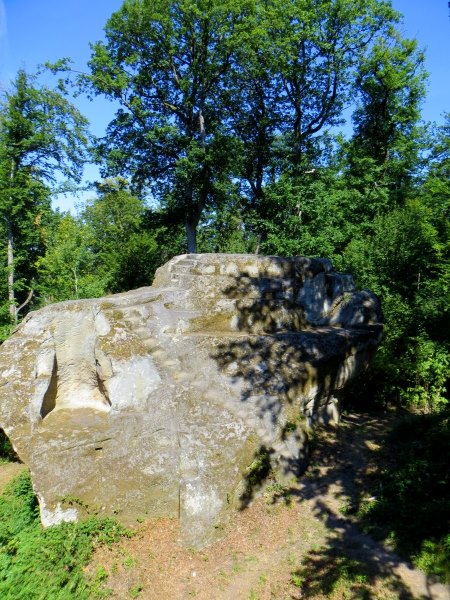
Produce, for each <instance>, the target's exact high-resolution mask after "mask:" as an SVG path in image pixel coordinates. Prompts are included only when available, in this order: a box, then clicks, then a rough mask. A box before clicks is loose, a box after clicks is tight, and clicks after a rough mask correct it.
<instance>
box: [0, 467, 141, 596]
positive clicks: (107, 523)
mask: <svg viewBox="0 0 450 600" xmlns="http://www.w3.org/2000/svg"><path fill="white" fill-rule="evenodd" d="M124 535H127V536H129V535H130V532H128V531H127V530H126V529H124V528H123V527H122V526H120V525H119V524H118V523H117V522H116V521H115V520H114V519H110V518H106V519H105V518H103V519H100V518H98V517H91V518H89V519H87V520H85V521H81V522H79V523H63V524H61V525H58V526H55V527H50V528H48V529H43V528H42V527H41V524H40V519H39V511H38V504H37V500H36V497H35V495H34V493H33V489H32V485H31V480H30V477H29V474H28V473H22V474H20V475H19V476H18V477H17V478H16V479H15V480H14V481H12V482H11V483H10V484H9V486H8V487H7V489H6V490H5V493H4V494H3V496H0V598H2V599H3V600H25V599H26V600H49V599H51V600H73V598H77V600H84V599H86V600H87V599H88V598H92V596H93V595H94V594H93V593H92V592H93V591H94V590H95V588H97V589H98V587H99V581H98V579H99V578H95V577H94V580H93V581H92V582H90V581H88V580H87V579H86V578H85V575H84V571H83V568H84V567H85V566H86V565H87V564H88V562H89V560H90V559H91V556H92V553H93V551H94V550H95V548H97V547H98V546H100V545H103V544H112V543H113V542H116V541H118V540H119V539H120V538H121V537H122V536H124ZM100 579H101V578H100ZM95 595H96V594H95Z"/></svg>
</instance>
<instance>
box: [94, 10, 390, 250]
mask: <svg viewBox="0 0 450 600" xmlns="http://www.w3.org/2000/svg"><path fill="white" fill-rule="evenodd" d="M396 18H397V15H396V13H395V12H394V11H393V10H392V7H391V5H390V2H389V1H387V0H386V1H384V0H383V1H379V0H369V1H364V2H363V1H362V0H358V1H357V2H355V1H354V0H320V1H317V0H293V1H292V2H288V3H286V2H282V1H281V0H270V1H269V2H267V1H262V0H261V1H260V0H258V1H256V2H255V1H254V0H253V1H250V0H217V1H215V2H212V1H211V0H127V1H126V2H124V4H123V6H122V8H121V9H120V10H119V11H117V12H116V13H114V14H113V15H112V17H111V18H110V19H109V21H108V22H107V25H106V28H105V33H106V42H105V43H103V42H99V43H97V44H95V45H94V46H93V55H92V59H91V62H90V67H91V71H92V75H91V76H90V77H86V78H84V81H85V83H87V84H88V86H90V88H91V89H93V90H94V92H95V93H99V94H105V95H106V96H108V97H110V98H112V99H115V100H118V101H119V102H120V103H121V108H120V110H119V111H118V112H117V114H116V117H115V119H114V120H113V122H112V123H111V124H110V126H109V128H108V132H107V136H106V138H105V140H104V144H103V146H102V147H101V154H102V155H106V157H107V170H109V172H110V173H112V174H120V173H122V174H127V175H130V176H131V178H132V181H133V183H134V184H135V185H136V186H137V188H140V189H144V188H147V189H150V190H151V191H152V193H153V195H154V196H157V197H159V198H161V199H162V200H163V201H165V202H168V203H169V204H171V205H172V207H176V208H178V210H179V214H181V215H182V216H183V219H184V221H185V224H186V232H187V241H188V243H187V246H188V251H189V252H195V251H196V227H197V224H198V222H199V219H200V217H201V215H202V212H203V210H204V209H205V208H206V207H208V206H211V204H213V203H214V201H217V200H218V195H217V193H216V191H217V189H218V188H221V187H222V188H223V186H222V185H221V184H222V183H223V180H224V179H228V180H229V181H230V180H233V178H235V179H241V180H246V181H247V184H248V186H249V189H250V195H252V196H253V197H254V198H256V199H260V198H261V197H262V196H263V188H264V185H265V184H266V183H267V181H268V179H269V178H270V177H272V179H274V178H276V177H277V176H279V174H280V169H284V170H286V168H288V169H289V168H290V169H292V170H294V171H298V170H299V169H300V168H301V165H302V156H303V155H304V151H305V147H307V146H308V143H309V141H310V140H311V139H312V138H313V137H314V136H315V135H317V134H318V132H320V131H321V130H322V129H323V128H325V127H327V126H331V125H333V124H336V123H337V122H338V121H339V118H340V116H341V113H342V109H343V107H344V106H345V104H346V102H347V101H348V100H349V97H350V94H351V84H352V73H353V71H354V68H355V65H356V64H357V63H358V61H360V59H361V56H362V55H364V53H365V51H366V50H367V48H368V47H369V46H370V44H371V43H372V42H373V40H374V39H375V37H376V36H377V34H379V33H380V32H385V31H386V30H387V28H388V26H389V24H390V23H392V22H393V21H395V19H396ZM280 154H281V156H282V159H283V161H284V162H283V161H282V162H281V163H280V161H279V160H278V162H277V158H278V156H279V155H280ZM237 158H239V160H238V161H236V159H237ZM238 163H240V164H238ZM280 165H281V166H280Z"/></svg>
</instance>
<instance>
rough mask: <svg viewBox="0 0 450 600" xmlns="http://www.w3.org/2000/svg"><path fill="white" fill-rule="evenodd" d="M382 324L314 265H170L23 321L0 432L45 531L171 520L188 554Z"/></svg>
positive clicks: (332, 389) (214, 258)
mask: <svg viewBox="0 0 450 600" xmlns="http://www.w3.org/2000/svg"><path fill="white" fill-rule="evenodd" d="M380 321H381V319H380V310H379V306H378V302H377V300H376V298H375V297H374V296H373V295H372V294H371V293H370V292H367V291H362V292H357V291H355V289H354V285H353V282H352V280H351V277H349V276H347V275H340V274H338V273H335V272H334V271H333V270H332V267H331V264H330V263H329V262H328V261H326V260H311V259H307V258H304V257H295V258H292V259H284V258H277V257H259V256H247V255H220V254H209V255H208V254H207V255H184V256H179V257H177V258H174V259H173V260H171V261H170V262H169V263H167V264H166V265H165V266H163V267H161V268H160V269H159V270H158V271H157V273H156V276H155V280H154V283H153V286H152V287H148V288H142V289H139V290H135V291H131V292H128V293H124V294H118V295H115V296H110V297H107V298H103V299H95V300H80V301H71V302H63V303H60V304H55V305H52V306H48V307H46V308H44V309H42V310H39V311H37V312H34V313H31V314H30V315H28V317H27V318H26V320H25V321H24V322H23V323H22V324H21V325H20V327H19V328H18V329H17V331H16V332H15V333H14V335H13V336H12V337H11V338H10V339H9V340H8V341H7V342H5V343H4V344H3V345H2V347H1V348H0V373H1V382H0V426H1V427H2V428H3V429H4V430H5V431H6V432H7V434H8V435H9V437H10V439H11V441H12V442H13V445H14V447H15V449H16V451H17V452H18V454H19V456H20V457H21V459H22V460H23V461H24V462H25V463H26V464H27V465H29V467H30V469H31V474H32V478H33V483H34V486H35V489H36V491H37V493H38V497H39V501H40V508H41V516H42V522H43V523H44V525H51V524H53V523H57V522H60V521H62V520H73V519H77V518H78V517H79V516H82V514H83V513H84V512H85V511H86V510H87V507H90V509H91V510H93V509H97V510H100V511H102V512H103V513H105V514H116V515H117V516H118V517H119V519H122V520H123V521H125V522H127V521H130V520H132V519H133V520H134V519H136V518H137V517H141V516H142V517H143V516H146V515H148V516H151V517H157V516H166V517H167V516H168V517H174V518H178V519H179V520H180V525H181V532H182V539H183V541H184V542H185V543H187V544H191V545H197V546H199V545H202V544H204V543H206V542H207V541H208V540H209V539H210V538H211V537H212V536H213V533H214V528H215V527H217V526H218V525H219V524H220V522H221V521H222V520H223V519H224V518H225V517H226V513H227V511H228V510H230V509H232V508H233V507H238V506H240V505H242V504H245V502H248V500H249V498H251V495H252V492H253V486H254V485H256V483H257V482H256V481H255V478H256V479H257V476H258V475H261V476H262V475H263V474H264V473H263V471H264V468H266V467H267V468H268V467H269V465H268V464H267V465H266V467H264V468H263V469H261V468H259V470H258V469H256V471H255V469H254V467H253V472H252V468H251V467H250V470H249V466H250V465H251V464H253V465H255V457H257V458H258V460H257V461H256V463H257V464H261V463H263V462H264V461H266V463H268V462H270V463H271V466H272V467H273V468H274V469H275V470H276V471H278V475H277V476H278V477H279V478H282V477H287V478H290V477H292V474H293V473H296V472H297V471H298V470H299V469H300V466H301V464H302V460H303V458H304V456H305V452H306V431H307V428H308V427H309V426H311V425H312V424H313V423H314V422H316V421H321V420H329V419H336V418H338V407H337V399H336V398H337V397H338V395H339V392H340V390H342V388H343V387H344V385H345V384H346V382H347V381H348V380H349V379H350V378H351V377H352V376H353V375H354V374H355V373H356V372H358V371H359V370H360V369H361V368H362V367H363V366H364V365H365V364H367V362H368V360H369V358H370V356H371V354H372V353H373V352H374V350H375V349H376V346H377V344H378V342H379V339H380V335H381V327H382V326H381V325H380ZM258 461H259V462H258Z"/></svg>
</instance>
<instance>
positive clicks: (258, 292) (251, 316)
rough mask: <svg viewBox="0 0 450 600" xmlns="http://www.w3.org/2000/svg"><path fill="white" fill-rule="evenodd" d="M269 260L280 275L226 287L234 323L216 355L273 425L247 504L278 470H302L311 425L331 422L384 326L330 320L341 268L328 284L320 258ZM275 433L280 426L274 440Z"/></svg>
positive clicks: (248, 486) (250, 477)
mask: <svg viewBox="0 0 450 600" xmlns="http://www.w3.org/2000/svg"><path fill="white" fill-rule="evenodd" d="M270 260H271V261H274V262H275V264H277V268H278V273H279V275H278V276H277V277H269V276H265V275H264V274H263V275H259V276H250V275H245V274H241V275H237V276H235V277H234V278H233V280H232V283H230V284H229V285H228V286H227V287H226V288H225V289H224V290H223V292H224V296H225V298H227V299H228V300H230V301H231V303H230V304H231V305H232V310H230V314H229V321H230V322H233V327H232V328H230V331H229V332H228V335H225V336H223V338H222V340H221V341H220V342H218V344H217V345H216V346H215V348H214V351H213V352H212V354H211V356H212V358H213V359H214V360H215V361H216V362H217V364H218V366H219V369H220V370H221V371H222V372H224V373H225V374H226V375H227V376H228V377H230V379H231V382H232V385H235V386H238V388H239V390H240V399H241V402H242V403H245V404H246V405H247V410H248V412H249V413H251V414H252V415H253V416H255V417H257V418H258V419H259V426H260V427H259V429H263V430H264V429H265V430H266V432H272V435H270V434H269V435H268V436H267V438H266V439H264V437H263V439H262V443H261V445H260V447H259V448H257V449H256V450H255V453H254V456H253V462H252V464H254V463H258V461H259V460H260V457H261V455H262V454H265V455H266V456H267V457H268V459H267V460H268V464H269V463H270V468H269V466H268V467H267V468H265V469H263V470H262V471H261V472H260V476H259V477H258V478H256V477H255V473H254V472H253V470H252V468H249V469H248V470H247V473H245V474H244V480H245V489H244V491H243V493H242V495H241V497H240V508H241V509H244V508H246V507H247V506H248V505H249V503H250V502H251V500H252V498H253V497H254V495H255V493H256V492H257V491H258V490H259V489H261V488H262V487H263V485H264V483H265V481H266V480H267V479H268V478H270V477H271V476H272V474H273V473H274V472H275V471H277V472H278V473H281V474H282V476H283V478H284V479H286V480H288V479H289V478H295V477H298V476H299V475H300V474H301V473H302V472H303V471H304V469H305V468H306V465H307V460H308V455H309V434H308V432H309V431H310V430H311V428H312V426H313V425H314V424H315V423H316V422H317V421H321V422H323V423H325V424H326V423H327V422H328V421H330V420H333V419H334V420H336V419H337V418H338V414H337V413H338V411H337V400H338V396H339V395H340V390H341V389H342V387H343V386H344V385H345V383H346V381H347V380H348V379H349V378H350V377H351V376H352V375H353V374H354V373H355V372H357V371H359V370H361V369H362V368H363V366H364V365H365V364H366V363H367V361H368V357H369V356H370V354H371V353H372V352H373V351H374V350H375V348H376V346H377V343H378V340H379V331H380V329H379V328H380V327H381V325H379V324H377V325H366V324H360V325H358V326H357V327H346V328H344V327H339V326H330V325H329V324H328V321H327V316H326V315H324V313H325V308H324V307H326V306H330V305H331V300H332V299H333V297H334V296H335V295H336V294H335V290H334V289H333V285H334V286H335V287H336V281H337V279H336V277H337V275H338V274H336V273H330V275H329V276H330V280H331V281H332V282H333V285H331V284H330V285H327V284H326V282H327V279H326V275H327V274H326V273H324V272H323V270H324V266H323V263H322V262H321V261H320V260H317V261H314V260H309V259H305V261H307V262H303V263H302V262H299V264H296V263H295V261H288V260H287V259H280V261H279V263H276V261H277V259H276V258H275V257H271V258H270ZM308 261H309V262H308ZM317 274H320V275H323V282H324V284H323V285H321V286H315V287H314V286H312V285H309V292H308V294H307V295H305V294H303V296H302V292H301V289H302V286H304V284H305V279H308V278H309V279H312V278H314V277H315V276H316V275H317ZM314 304H316V305H317V306H316V307H315V309H314V310H313V309H312V308H311V306H312V305H314ZM313 312H314V314H316V316H317V315H321V317H320V318H317V319H316V322H317V323H319V322H320V325H317V324H315V323H311V322H310V318H309V317H308V315H311V314H312V313H313ZM307 317H308V318H307ZM328 320H329V319H328ZM273 432H278V433H277V434H276V435H278V437H279V439H278V440H276V441H275V442H274V439H275V438H276V435H273ZM280 433H281V435H280Z"/></svg>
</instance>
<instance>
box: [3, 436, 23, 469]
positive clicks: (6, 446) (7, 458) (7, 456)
mask: <svg viewBox="0 0 450 600" xmlns="http://www.w3.org/2000/svg"><path fill="white" fill-rule="evenodd" d="M18 460H19V458H18V456H17V454H16V453H15V452H14V448H13V447H12V444H11V442H10V440H9V438H8V436H7V435H6V433H5V432H4V431H3V429H1V428H0V464H1V463H3V462H14V461H18Z"/></svg>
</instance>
